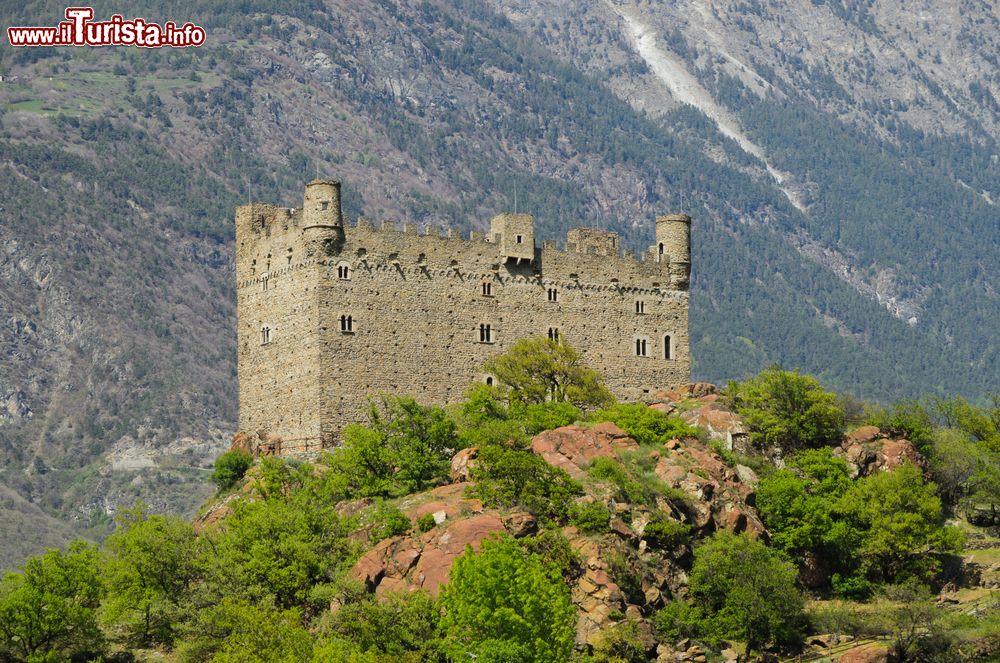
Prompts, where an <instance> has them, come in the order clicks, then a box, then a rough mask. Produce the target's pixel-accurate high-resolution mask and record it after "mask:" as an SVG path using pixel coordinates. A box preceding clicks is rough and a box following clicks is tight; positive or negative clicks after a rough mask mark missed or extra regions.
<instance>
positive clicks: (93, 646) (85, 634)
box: [0, 541, 104, 661]
mask: <svg viewBox="0 0 1000 663" xmlns="http://www.w3.org/2000/svg"><path fill="white" fill-rule="evenodd" d="M97 561H98V552H97V548H95V547H94V546H92V545H90V544H87V543H84V542H82V541H76V542H74V543H72V544H70V546H69V548H68V549H67V550H66V551H65V552H63V551H60V550H50V551H48V552H46V553H44V554H42V555H39V556H37V557H32V558H31V559H29V560H28V561H27V562H26V563H25V565H24V570H23V571H22V572H21V573H8V574H7V575H5V576H4V578H3V580H2V581H0V656H2V657H4V658H9V659H11V660H14V661H52V660H59V659H63V660H65V659H69V658H71V657H72V658H89V657H93V656H96V655H99V654H100V653H101V652H102V651H103V649H104V635H103V634H102V633H101V630H100V629H99V628H98V624H97V608H98V606H99V604H100V601H101V599H102V597H103V595H104V587H103V586H102V584H101V577H100V572H99V567H98V563H97Z"/></svg>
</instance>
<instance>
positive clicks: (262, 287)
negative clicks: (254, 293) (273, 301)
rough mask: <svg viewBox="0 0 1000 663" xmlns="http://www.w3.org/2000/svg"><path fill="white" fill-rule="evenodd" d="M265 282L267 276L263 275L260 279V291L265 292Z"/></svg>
mask: <svg viewBox="0 0 1000 663" xmlns="http://www.w3.org/2000/svg"><path fill="white" fill-rule="evenodd" d="M267 280H268V277H267V274H264V275H263V276H261V277H260V289H261V290H267Z"/></svg>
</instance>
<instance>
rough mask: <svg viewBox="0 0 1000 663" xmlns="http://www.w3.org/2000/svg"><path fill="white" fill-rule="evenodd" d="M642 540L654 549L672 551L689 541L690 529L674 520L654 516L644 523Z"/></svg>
mask: <svg viewBox="0 0 1000 663" xmlns="http://www.w3.org/2000/svg"><path fill="white" fill-rule="evenodd" d="M642 538H644V539H646V542H647V543H648V544H649V545H651V546H652V547H654V548H658V549H660V550H673V549H674V548H676V547H677V546H679V545H682V544H685V543H687V542H689V541H690V540H691V527H690V526H689V525H685V524H684V523H681V522H678V521H676V520H667V519H666V518H663V517H662V516H660V515H656V516H655V517H654V518H653V519H652V520H650V521H649V522H648V523H646V527H645V529H643V531H642Z"/></svg>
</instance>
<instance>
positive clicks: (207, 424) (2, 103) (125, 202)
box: [0, 0, 1000, 566]
mask: <svg viewBox="0 0 1000 663" xmlns="http://www.w3.org/2000/svg"><path fill="white" fill-rule="evenodd" d="M242 7H243V8H244V11H243V12H241V13H234V12H233V11H232V8H231V6H230V5H229V4H227V3H223V2H214V1H213V2H203V3H181V4H179V5H174V6H172V7H171V9H170V10H169V16H168V15H167V14H165V13H164V12H165V10H164V9H163V8H162V7H158V6H152V5H150V6H143V5H142V4H140V5H136V9H135V11H136V12H137V13H140V14H142V15H146V16H148V17H150V18H151V20H152V19H155V20H161V19H162V20H167V19H168V18H169V19H173V20H178V21H181V22H183V21H188V20H190V21H193V22H196V23H199V24H201V25H203V26H205V27H206V30H207V32H208V40H207V42H206V44H205V45H204V46H203V47H201V48H199V49H191V50H173V51H170V52H168V51H167V50H163V51H159V50H156V51H155V52H154V51H145V50H144V51H142V52H139V51H138V50H134V49H126V48H107V49H71V48H61V49H15V48H5V49H0V75H2V76H3V80H2V81H0V126H2V129H0V132H2V136H0V155H2V158H0V184H2V187H3V191H4V200H3V202H2V203H0V293H2V295H0V328H2V329H3V331H4V333H2V334H0V466H2V472H0V483H2V484H3V485H4V486H5V488H4V490H5V492H7V493H9V494H10V495H11V496H12V500H11V501H9V502H4V506H0V509H3V519H2V520H3V522H5V523H7V522H11V523H13V522H20V523H22V524H23V523H25V522H26V521H25V520H24V518H23V516H22V515H18V514H23V513H25V512H26V510H31V511H33V512H35V513H36V514H38V515H37V516H36V517H33V519H32V521H31V522H32V525H33V527H35V528H36V529H37V530H38V531H39V536H38V538H37V539H35V540H31V541H25V539H23V538H22V537H20V536H13V533H14V531H17V528H15V527H12V528H11V530H10V531H7V530H5V531H4V532H3V534H5V536H3V537H0V539H2V541H3V543H2V544H0V565H3V566H10V564H12V563H14V562H15V561H16V560H17V559H20V558H22V557H23V555H24V554H25V553H27V552H29V551H37V550H38V549H39V548H40V546H41V545H42V543H43V542H59V541H65V540H66V536H67V534H68V533H69V532H70V531H72V532H75V533H83V534H85V535H87V536H91V537H96V538H100V537H101V536H103V535H104V534H106V533H107V532H108V531H109V528H110V522H111V518H112V517H113V515H114V514H115V513H116V512H117V511H118V509H119V508H120V507H121V506H122V505H124V504H128V503H130V502H132V501H133V500H135V499H137V498H141V499H144V500H145V501H147V502H149V503H151V504H154V505H156V506H157V507H162V508H165V509H170V510H175V511H177V512H183V513H188V514H190V513H192V511H193V509H194V508H195V507H196V505H197V503H198V502H199V500H201V499H202V498H203V497H205V496H206V495H207V494H208V490H207V488H206V487H205V483H204V481H205V477H206V476H207V474H208V467H207V466H208V463H209V461H210V459H211V457H212V456H214V454H215V453H216V452H217V451H219V450H221V449H223V448H224V447H225V444H226V438H227V435H228V434H227V433H226V431H230V430H231V429H232V427H233V424H234V421H235V418H236V417H235V415H236V412H235V407H236V398H235V385H236V380H235V374H234V371H235V368H234V366H235V352H234V350H235V347H234V336H233V332H232V330H233V315H234V312H233V301H234V294H233V289H232V281H233V273H232V255H233V252H232V237H233V231H232V227H233V224H232V210H233V208H234V206H235V205H237V204H239V203H242V202H245V201H246V200H247V199H248V198H252V199H255V200H275V201H278V200H284V201H294V200H297V198H298V189H299V187H300V185H301V182H302V181H304V180H309V179H311V178H313V177H314V176H315V175H316V174H317V173H320V174H322V175H324V176H330V177H337V178H339V179H341V180H342V181H343V182H344V183H345V188H344V192H345V193H344V204H345V211H346V213H347V216H348V217H349V219H352V220H353V219H355V218H356V217H357V216H359V215H360V214H361V213H365V214H366V215H368V216H369V217H371V218H388V219H394V220H397V221H400V222H409V223H412V224H418V225H421V224H431V225H438V224H444V223H447V224H449V225H451V226H452V227H453V228H454V229H455V231H456V232H461V231H467V230H469V229H473V228H475V229H482V227H483V224H484V223H485V222H486V220H487V219H489V218H490V217H491V216H492V215H493V214H495V213H496V212H498V211H502V210H505V209H510V208H513V207H514V206H515V203H514V199H515V198H516V199H517V201H518V202H517V207H518V210H519V211H525V210H528V211H531V212H533V213H534V214H535V216H536V219H537V223H538V228H539V231H538V232H539V235H540V237H539V240H543V239H551V238H558V237H562V236H564V233H565V230H566V229H567V228H569V227H571V226H578V225H593V226H597V227H601V228H610V229H613V230H617V231H619V232H621V233H622V235H623V241H624V243H625V245H626V246H627V248H629V249H631V250H634V249H636V248H639V244H640V241H639V238H645V237H648V236H649V235H650V227H651V224H652V221H653V215H654V214H655V213H657V212H661V211H663V210H667V209H669V210H676V211H686V212H688V213H690V214H691V215H692V216H693V217H694V219H695V230H694V235H693V237H694V246H693V248H694V274H693V281H692V288H691V293H692V300H691V301H692V318H691V320H692V323H691V339H692V350H693V354H694V357H695V368H694V370H695V374H696V376H697V377H698V378H699V379H711V380H716V381H719V382H721V381H724V380H726V379H729V378H739V377H742V376H745V375H747V374H750V373H752V372H755V371H757V370H759V369H760V368H762V367H764V366H766V365H768V364H770V363H772V362H780V363H782V364H784V365H786V366H797V367H800V368H801V369H803V370H806V371H809V372H812V373H816V374H820V375H823V376H824V379H825V380H827V381H828V382H829V383H830V384H831V385H833V386H836V387H837V388H839V389H842V390H847V391H851V392H854V393H856V394H857V395H859V396H862V397H871V398H883V399H887V400H891V399H893V398H896V397H901V396H918V395H920V394H923V393H942V392H946V391H947V392H950V393H964V394H966V395H968V396H970V397H978V396H979V395H981V394H982V393H984V392H985V391H988V390H989V389H990V388H995V385H996V384H997V383H998V375H997V367H998V366H1000V361H998V360H997V359H998V352H1000V350H998V347H997V344H996V341H995V339H994V338H992V337H991V336H990V335H989V334H987V335H986V336H985V337H984V335H983V330H984V329H990V328H992V327H995V325H996V321H997V320H998V319H1000V302H998V297H997V294H996V293H997V292H998V290H1000V285H998V283H997V270H996V264H997V261H996V260H995V259H993V255H992V254H991V253H990V249H993V248H994V247H996V246H997V244H998V242H1000V238H998V236H997V232H998V230H997V228H998V227H1000V226H998V224H997V223H996V219H997V208H996V204H995V202H996V201H997V200H998V199H1000V178H998V168H997V161H996V155H997V154H998V153H1000V149H998V147H997V144H996V129H997V126H998V119H997V118H998V112H1000V105H998V102H997V96H998V95H1000V89H998V87H997V86H998V83H997V81H996V80H995V75H994V73H992V72H995V69H996V62H997V57H998V53H997V43H996V35H997V33H998V30H997V21H998V16H997V9H996V7H995V6H993V5H991V4H990V3H976V2H965V3H959V4H956V3H946V2H909V1H908V0H907V1H904V0H891V1H887V2H881V1H880V2H878V3H845V2H840V1H839V0H837V1H823V2H819V1H811V0H795V1H793V2H786V3H781V5H780V6H778V5H774V4H773V3H762V2H757V1H747V0H732V1H728V0H727V1H714V2H711V3H703V2H688V1H683V2H645V1H643V2H631V1H629V2H620V1H617V0H616V1H614V2H597V1H593V2H590V1H588V2H576V3H557V2H546V1H543V2H510V1H507V0H496V1H493V2H486V3H482V2H471V1H468V0H434V1H431V2H424V1H422V0H421V1H417V0H412V1H411V0H400V1H395V0H394V1H390V2H377V3H376V2H341V1H334V0H329V1H322V0H311V1H309V2H305V3H284V2H278V3H274V2H266V3H265V2H262V1H261V0H253V1H252V2H250V3H248V4H244V5H242ZM96 9H97V13H98V15H99V16H100V15H102V12H103V13H106V14H110V13H112V12H113V11H117V9H116V8H111V7H108V8H103V7H97V8H96ZM105 10H106V11H105ZM60 19H61V16H60V15H59V14H58V11H57V10H55V9H52V8H49V7H47V6H45V5H44V4H40V3H26V4H24V5H20V6H17V7H12V8H11V9H10V12H8V15H7V20H8V22H9V24H10V25H44V24H49V23H51V24H55V23H56V22H57V21H58V20H60ZM7 505H10V506H9V507H8V506H7ZM21 529H23V527H21ZM7 534H10V536H7Z"/></svg>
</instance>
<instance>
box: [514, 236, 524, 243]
mask: <svg viewBox="0 0 1000 663" xmlns="http://www.w3.org/2000/svg"><path fill="white" fill-rule="evenodd" d="M514 241H515V242H517V243H518V244H524V235H517V236H515V237H514Z"/></svg>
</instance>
